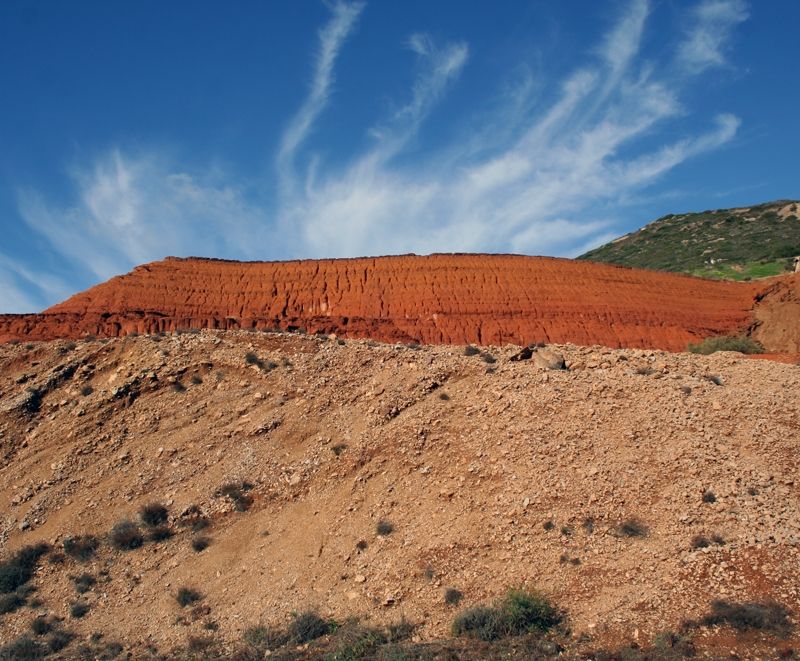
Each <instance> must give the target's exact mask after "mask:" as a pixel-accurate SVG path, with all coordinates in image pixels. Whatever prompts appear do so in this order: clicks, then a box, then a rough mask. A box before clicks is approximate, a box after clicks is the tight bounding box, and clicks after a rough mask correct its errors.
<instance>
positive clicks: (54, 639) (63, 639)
mask: <svg viewBox="0 0 800 661" xmlns="http://www.w3.org/2000/svg"><path fill="white" fill-rule="evenodd" d="M74 637H75V634H73V633H71V632H69V631H62V630H61V629H58V630H56V631H54V632H53V633H51V634H50V635H49V636H48V637H47V647H48V648H49V649H50V651H51V652H60V651H61V650H63V649H64V648H65V647H67V646H68V645H69V644H70V643H71V642H72V639H73V638H74Z"/></svg>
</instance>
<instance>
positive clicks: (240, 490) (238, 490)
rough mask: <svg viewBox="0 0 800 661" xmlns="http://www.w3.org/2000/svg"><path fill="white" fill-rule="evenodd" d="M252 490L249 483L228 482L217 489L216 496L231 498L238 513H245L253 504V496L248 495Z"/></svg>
mask: <svg viewBox="0 0 800 661" xmlns="http://www.w3.org/2000/svg"><path fill="white" fill-rule="evenodd" d="M252 488H253V485H252V484H250V483H249V482H228V483H227V484H223V485H222V486H221V487H220V488H219V489H217V491H216V492H215V493H214V495H215V496H217V497H222V496H225V497H227V498H229V499H230V500H231V502H232V503H233V506H234V508H235V509H236V511H237V512H245V511H247V510H248V509H250V506H251V505H252V504H253V498H252V496H250V495H249V494H248V493H247V492H248V491H250V490H251V489H252Z"/></svg>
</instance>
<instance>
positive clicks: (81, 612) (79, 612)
mask: <svg viewBox="0 0 800 661" xmlns="http://www.w3.org/2000/svg"><path fill="white" fill-rule="evenodd" d="M88 612H89V604H87V603H86V602H85V601H76V602H75V603H74V604H72V606H70V608H69V614H70V616H72V617H74V618H75V619H76V620H78V619H80V618H82V617H84V616H85V615H86V614H87V613H88Z"/></svg>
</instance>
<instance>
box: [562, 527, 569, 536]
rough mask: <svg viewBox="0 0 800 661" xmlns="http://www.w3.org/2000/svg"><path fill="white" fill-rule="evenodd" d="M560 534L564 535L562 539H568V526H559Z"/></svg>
mask: <svg viewBox="0 0 800 661" xmlns="http://www.w3.org/2000/svg"><path fill="white" fill-rule="evenodd" d="M561 534H562V535H564V537H569V536H570V535H572V528H570V527H569V526H561Z"/></svg>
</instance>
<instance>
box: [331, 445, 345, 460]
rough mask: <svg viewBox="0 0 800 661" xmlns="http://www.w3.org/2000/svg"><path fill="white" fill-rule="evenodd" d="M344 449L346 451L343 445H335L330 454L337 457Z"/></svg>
mask: <svg viewBox="0 0 800 661" xmlns="http://www.w3.org/2000/svg"><path fill="white" fill-rule="evenodd" d="M346 449H347V445H345V444H344V443H337V444H336V445H334V446H333V447H332V448H331V452H333V454H335V455H336V456H337V457H338V456H339V455H340V454H342V452H344V451H345V450H346Z"/></svg>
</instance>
